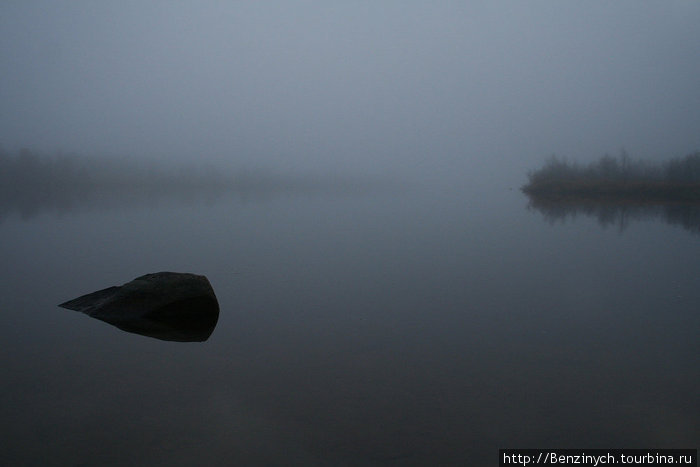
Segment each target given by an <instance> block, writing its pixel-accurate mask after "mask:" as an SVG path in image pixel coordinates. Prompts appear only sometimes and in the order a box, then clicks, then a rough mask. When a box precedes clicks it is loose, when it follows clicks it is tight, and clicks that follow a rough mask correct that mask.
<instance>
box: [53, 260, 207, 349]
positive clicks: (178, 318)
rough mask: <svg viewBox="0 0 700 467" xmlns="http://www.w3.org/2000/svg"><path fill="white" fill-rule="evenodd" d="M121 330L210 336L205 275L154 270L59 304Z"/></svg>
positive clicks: (184, 337)
mask: <svg viewBox="0 0 700 467" xmlns="http://www.w3.org/2000/svg"><path fill="white" fill-rule="evenodd" d="M58 306H60V307H62V308H67V309H69V310H75V311H80V312H82V313H85V314H86V315H88V316H91V317H93V318H97V319H99V320H102V321H105V322H107V323H109V324H112V325H114V326H116V327H118V328H119V329H122V330H124V331H128V332H133V333H136V334H141V335H144V336H149V337H154V338H156V339H162V340H168V341H179V342H194V341H197V342H202V341H205V340H207V339H208V338H209V336H210V335H211V333H212V332H213V331H214V328H215V327H216V323H217V321H218V319H219V302H218V301H217V300H216V295H214V289H212V287H211V284H210V283H209V280H208V279H207V278H206V277H204V276H198V275H196V274H187V273H177V272H158V273H155V274H146V275H145V276H141V277H137V278H136V279H134V280H133V281H131V282H127V283H126V284H124V285H122V286H115V287H108V288H106V289H102V290H98V291H97V292H93V293H90V294H87V295H83V296H81V297H78V298H75V299H73V300H69V301H67V302H65V303H61V304H60V305H58Z"/></svg>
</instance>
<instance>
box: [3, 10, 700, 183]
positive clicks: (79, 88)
mask: <svg viewBox="0 0 700 467" xmlns="http://www.w3.org/2000/svg"><path fill="white" fill-rule="evenodd" d="M698 24H700V4H699V3H698V2H689V1H668V2H637V1H617V2H612V3H611V2H568V1H567V2H561V1H556V2H555V1H548V2H545V1H536V2H486V1H474V2H447V1H445V2H414V1H411V2H406V1H385V2H369V1H352V2H332V3H331V4H329V3H327V2H310V1H302V2H282V1H267V2H177V3H176V2H166V1H162V2H155V1H154V2H138V1H122V2H114V3H112V2H98V3H95V2H89V1H81V2H78V1H76V2H56V1H23V2H3V3H2V5H1V6H0V69H2V73H0V100H1V102H2V103H3V104H2V111H1V112H0V144H2V146H3V147H4V149H5V150H6V151H17V150H19V149H20V148H22V147H29V148H32V149H33V150H36V151H39V152H44V153H54V152H56V151H64V152H75V153H79V154H82V155H89V156H95V157H105V158H122V157H130V158H153V159H157V160H161V161H165V162H171V161H173V162H175V161H177V162H178V163H179V162H181V161H195V162H197V163H199V162H204V163H206V164H219V165H225V166H230V167H235V168H253V169H274V170H280V171H288V172H294V173H299V172H302V173H303V172H306V171H316V172H319V171H320V172H332V173H336V174H337V173H341V174H342V173H355V174H357V173H359V174H373V175H376V174H380V175H381V174H392V175H401V176H403V175H406V176H412V177H422V178H425V179H435V180H441V179H442V178H443V177H445V176H446V175H448V174H449V175H451V176H453V177H456V179H458V180H464V181H465V183H478V182H479V181H485V182H488V183H494V182H496V183H503V184H509V185H512V184H517V183H521V182H522V181H524V176H525V174H526V172H527V170H529V169H531V168H533V167H536V166H538V165H539V164H540V163H541V162H542V160H543V159H544V158H545V157H546V156H548V155H550V154H553V153H555V154H558V155H562V156H567V157H569V158H573V159H579V160H584V161H587V160H592V159H597V158H598V157H600V156H601V155H602V154H604V153H606V152H611V153H617V151H619V150H620V149H621V148H625V150H626V151H628V152H629V153H630V154H631V155H633V156H634V157H638V158H642V159H657V158H659V159H667V158H669V157H675V156H682V155H684V154H687V153H689V152H692V151H695V150H697V149H699V148H700V87H698V84H697V83H698V77H699V76H700V30H698V28H697V25H698Z"/></svg>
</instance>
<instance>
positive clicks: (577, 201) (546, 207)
mask: <svg viewBox="0 0 700 467" xmlns="http://www.w3.org/2000/svg"><path fill="white" fill-rule="evenodd" d="M529 200H530V201H529V203H528V206H527V207H528V209H529V210H535V211H539V212H540V213H541V214H542V215H543V216H544V219H545V220H546V221H547V222H549V223H551V224H555V223H557V222H566V221H568V220H569V219H575V218H576V217H577V216H579V215H584V216H589V217H595V218H596V219H597V220H598V223H599V224H600V225H601V227H603V228H609V227H615V228H617V229H618V230H619V231H620V232H622V231H624V230H625V229H626V228H627V227H628V226H629V224H630V223H631V222H633V221H639V220H643V219H658V220H662V221H663V222H666V223H667V224H670V225H674V226H678V227H681V228H683V229H685V230H688V231H690V232H692V233H694V234H696V235H699V234H700V203H697V202H658V201H656V202H650V201H638V200H630V199H619V198H601V197H595V198H586V197H576V196H532V195H531V196H529Z"/></svg>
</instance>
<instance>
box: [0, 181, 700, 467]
mask: <svg viewBox="0 0 700 467" xmlns="http://www.w3.org/2000/svg"><path fill="white" fill-rule="evenodd" d="M527 205H528V201H527V199H526V198H525V197H524V196H522V195H521V194H520V193H519V192H517V191H499V190H493V191H492V192H491V191H488V190H478V189H473V190H471V191H470V190H468V189H467V190H466V192H459V193H458V192H454V191H449V190H439V189H416V190H411V191H408V192H396V191H393V192H385V193H380V194H378V193H367V194H360V195H351V194H345V195H337V194H336V195H323V194H320V193H316V194H313V195H303V194H296V195H294V196H289V197H286V196H283V195H280V194H277V195H276V196H274V197H263V198H253V199H250V198H245V197H244V198H241V197H226V196H220V197H217V198H216V199H204V200H201V199H200V200H194V201H193V200H189V201H187V200H171V201H167V200H162V199H161V200H157V201H156V202H153V203H138V204H132V205H129V206H119V205H109V206H108V207H107V206H102V208H100V207H90V208H85V209H77V210H48V211H45V212H40V213H38V214H36V215H31V216H28V217H27V218H25V219H21V218H19V217H18V216H14V215H8V216H6V217H5V218H4V219H3V220H2V222H1V223H0V256H1V258H0V268H2V269H1V270H2V278H3V280H2V283H1V284H0V310H1V312H0V332H1V333H2V336H1V339H2V343H3V345H2V350H1V351H0V358H1V361H0V401H2V402H1V403H0V423H1V431H0V436H1V437H2V438H1V439H2V443H0V464H2V465H101V466H110V465H495V464H496V462H497V460H496V459H497V455H498V448H505V447H545V446H547V447H697V444H698V441H699V440H700V413H699V412H698V410H697V408H698V406H700V404H699V402H700V400H699V398H698V392H699V391H698V388H699V384H698V383H699V382H700V378H699V365H698V363H699V362H700V360H699V358H698V356H699V355H700V344H699V342H700V340H699V339H698V337H697V336H698V330H700V317H699V315H698V305H699V304H700V237H698V235H697V234H696V233H694V232H693V231H692V230H690V229H684V228H679V226H678V225H674V224H668V223H664V222H662V218H661V217H658V216H657V217H653V218H647V219H645V218H643V217H642V218H639V217H637V218H635V219H634V221H633V222H630V223H629V224H628V225H626V228H625V229H624V230H623V231H622V232H620V231H619V230H618V229H614V228H613V229H610V228H607V229H606V228H601V226H600V225H599V224H598V222H597V221H596V219H595V218H589V217H586V216H579V217H577V218H576V219H574V221H573V222H572V221H571V220H569V221H565V222H562V223H558V224H556V225H551V224H550V223H548V222H545V220H546V219H545V218H546V216H545V217H543V216H542V214H541V213H539V212H537V210H532V209H530V210H528V209H527V208H526V207H527ZM163 270H171V271H182V272H194V273H199V274H205V275H206V276H207V277H208V278H209V280H210V281H211V284H212V286H213V287H214V290H215V291H216V294H217V296H218V299H219V304H220V307H221V313H220V316H219V321H218V324H217V327H216V329H215V330H214V332H213V334H212V335H211V337H210V338H209V340H208V341H206V342H204V343H180V342H166V341H161V340H156V339H151V338H148V337H144V336H140V335H136V334H129V333H126V332H123V331H120V330H119V329H117V328H115V327H112V326H110V325H108V324H106V323H103V322H101V321H98V320H94V319H91V318H89V317H87V316H85V315H83V314H81V313H78V312H74V311H69V310H64V309H62V308H58V307H57V306H56V305H57V304H59V303H62V302H64V301H66V300H68V299H71V298H74V297H77V296H79V295H82V294H85V293H88V292H92V291H95V290H99V289H102V288H105V287H108V286H111V285H118V284H122V283H124V282H127V281H129V280H131V279H133V278H135V277H137V276H139V275H142V274H146V273H149V272H156V271H163Z"/></svg>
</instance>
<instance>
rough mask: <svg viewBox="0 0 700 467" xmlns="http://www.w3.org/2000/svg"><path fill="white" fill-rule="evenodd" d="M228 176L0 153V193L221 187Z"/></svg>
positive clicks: (137, 164)
mask: <svg viewBox="0 0 700 467" xmlns="http://www.w3.org/2000/svg"><path fill="white" fill-rule="evenodd" d="M229 175H230V174H224V173H222V172H221V171H217V170H214V169H204V168H194V167H184V166H183V167H177V168H170V169H169V170H166V169H164V168H163V167H162V166H157V165H156V164H155V163H145V162H138V161H135V160H133V159H131V160H128V159H122V160H110V159H104V158H102V159H100V158H90V157H84V156H78V155H55V156H47V155H41V154H38V153H36V152H34V151H32V150H29V149H21V150H20V151H18V152H17V153H16V154H14V155H13V154H9V153H7V152H5V151H2V150H0V193H1V194H4V195H12V194H20V193H26V192H27V191H31V192H33V193H35V194H36V193H44V194H51V193H54V192H57V191H60V192H84V191H109V190H115V189H116V190H121V189H141V188H148V189H162V188H164V187H179V188H182V187H187V186H199V185H202V184H206V185H208V186H217V185H224V184H228V183H230V182H231V177H230V176H229Z"/></svg>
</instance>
